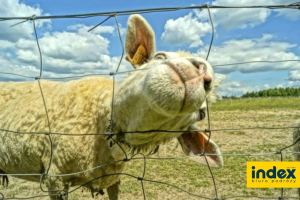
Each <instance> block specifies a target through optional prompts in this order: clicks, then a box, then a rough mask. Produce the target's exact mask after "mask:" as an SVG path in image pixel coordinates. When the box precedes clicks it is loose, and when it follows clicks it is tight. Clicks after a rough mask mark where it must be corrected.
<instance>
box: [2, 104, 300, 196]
mask: <svg viewBox="0 0 300 200" xmlns="http://www.w3.org/2000/svg"><path fill="white" fill-rule="evenodd" d="M255 101H257V102H254V103H253V102H250V101H246V100H244V101H243V102H241V101H239V100H235V101H232V102H225V101H224V102H218V103H217V104H215V106H214V107H213V108H212V109H211V110H210V120H211V129H212V130H215V129H227V128H228V129H232V128H242V127H282V126H292V125H294V122H295V121H296V119H300V109H299V108H300V98H299V99H295V100H293V101H290V102H285V101H282V102H285V103H286V104H290V105H283V104H284V103H282V102H281V103H280V102H276V101H277V100H269V101H270V102H268V101H267V102H263V103H265V104H262V105H260V103H261V102H260V101H259V100H255ZM254 104H255V105H254ZM272 105H273V106H272ZM297 108H298V109H297ZM199 126H200V127H201V128H203V129H205V128H207V123H206V122H204V123H202V124H199ZM211 138H212V140H213V141H214V142H215V143H216V144H218V145H219V147H220V149H221V151H222V153H223V154H224V167H223V168H213V169H212V173H213V176H214V180H215V183H216V188H217V195H218V197H219V198H225V197H230V196H237V197H235V198H232V199H246V198H245V197H238V196H251V198H248V199H258V198H255V196H256V197H268V198H270V197H274V199H278V197H279V196H280V192H281V190H280V189H274V188H270V189H250V188H247V187H246V163H247V161H280V155H278V154H275V153H274V154H270V155H264V156H240V154H258V153H268V152H276V151H278V150H280V149H281V148H283V147H285V146H288V145H290V144H291V143H292V129H280V130H277V129H270V130H268V129H264V130H261V129H253V130H234V131H229V130H226V131H215V132H214V131H213V132H212V137H211ZM286 151H292V148H289V149H287V150H286ZM232 154H235V155H236V156H233V155H232ZM181 156H183V153H182V150H181V147H180V146H179V145H178V143H177V141H176V140H173V141H172V142H169V143H167V144H165V145H163V146H161V147H160V150H159V152H158V153H157V154H156V155H154V156H152V157H156V158H157V157H160V158H165V157H181ZM283 158H284V160H285V161H289V160H294V159H293V155H292V154H291V153H284V154H283ZM125 172H126V173H129V174H132V175H135V176H142V173H143V160H135V161H130V162H129V163H128V165H127V166H126V170H125ZM9 178H10V184H9V186H8V187H7V188H4V187H3V186H0V192H1V193H3V194H4V196H5V199H6V198H8V197H30V196H36V195H44V194H45V193H43V192H41V191H40V187H39V184H37V183H32V182H27V181H23V180H21V179H17V178H12V177H9ZM145 178H146V179H149V180H153V181H161V182H164V183H168V184H172V185H174V186H176V187H178V188H175V187H170V186H166V185H164V184H161V183H153V182H146V181H144V188H145V194H146V196H147V199H163V200H167V199H170V200H171V199H172V200H177V199H178V200H179V199H203V198H199V197H195V196H193V195H189V194H188V193H187V192H184V191H183V190H186V191H188V192H190V193H193V194H195V195H199V196H204V197H208V198H211V199H214V198H216V193H215V190H214V187H213V181H212V177H211V174H210V172H209V169H208V167H207V166H204V165H201V166H200V165H197V164H196V163H194V162H193V161H191V160H189V159H175V160H150V159H148V160H147V165H146V176H145ZM141 188H142V187H141V182H140V181H138V180H137V179H134V178H131V177H126V176H124V177H122V178H121V194H120V199H125V200H132V199H135V200H140V199H141V200H142V199H144V198H143V193H142V189H141ZM179 188H181V189H179ZM283 191H284V193H283V194H284V196H290V197H296V196H297V192H296V189H284V190H283ZM105 192H106V191H105ZM36 199H48V197H45V198H41V197H38V198H36ZM69 199H71V200H79V199H87V200H91V199H93V198H92V196H91V194H90V192H89V191H86V190H82V189H79V190H77V191H76V192H74V193H71V194H70V195H69ZM94 199H108V197H107V194H105V195H104V196H101V195H98V196H96V197H95V198H94Z"/></svg>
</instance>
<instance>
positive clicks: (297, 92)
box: [242, 87, 300, 97]
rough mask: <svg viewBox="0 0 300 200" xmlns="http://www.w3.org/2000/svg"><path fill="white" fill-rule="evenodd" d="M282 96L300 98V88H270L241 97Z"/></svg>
mask: <svg viewBox="0 0 300 200" xmlns="http://www.w3.org/2000/svg"><path fill="white" fill-rule="evenodd" d="M282 96H300V87H298V88H292V87H286V88H272V89H267V90H261V91H258V92H247V93H246V94H243V95H242V97H282Z"/></svg>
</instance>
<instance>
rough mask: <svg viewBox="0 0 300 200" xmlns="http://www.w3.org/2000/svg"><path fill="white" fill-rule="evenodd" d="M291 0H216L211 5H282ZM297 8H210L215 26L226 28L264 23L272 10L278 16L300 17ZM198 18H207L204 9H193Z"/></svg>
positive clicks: (295, 18) (289, 2)
mask: <svg viewBox="0 0 300 200" xmlns="http://www.w3.org/2000/svg"><path fill="white" fill-rule="evenodd" d="M294 2H295V1H293V0H285V1H283V0H251V1H249V0H240V1H234V2H233V1H232V0H216V1H214V2H212V5H220V6H245V5H247V6H251V5H282V4H291V3H294ZM298 11H299V10H293V9H274V10H270V9H264V8H255V9H254V8H242V9H236V8H233V9H211V10H210V12H211V14H212V18H213V21H214V23H215V26H219V25H221V26H223V27H225V28H228V29H232V28H249V27H250V28H252V27H254V26H257V25H259V24H262V23H264V22H265V21H266V20H267V18H268V17H269V16H270V15H271V13H272V12H274V13H277V15H278V16H283V17H286V18H288V19H290V20H297V19H299V18H300V13H299V12H298ZM195 13H196V15H197V17H198V18H199V19H201V20H202V21H203V20H204V21H206V20H208V19H209V17H208V13H207V11H206V9H204V10H202V11H201V12H200V11H199V10H195Z"/></svg>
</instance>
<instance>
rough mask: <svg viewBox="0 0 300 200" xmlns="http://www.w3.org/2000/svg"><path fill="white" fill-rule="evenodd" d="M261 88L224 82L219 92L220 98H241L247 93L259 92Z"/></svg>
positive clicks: (228, 81) (230, 81)
mask: <svg viewBox="0 0 300 200" xmlns="http://www.w3.org/2000/svg"><path fill="white" fill-rule="evenodd" d="M260 89H261V88H260V87H259V86H255V87H251V86H248V85H245V84H242V83H241V82H239V81H232V80H228V79H226V80H224V81H222V83H221V85H220V87H219V88H218V90H217V94H218V95H219V96H241V95H242V94H245V93H246V92H252V91H259V90H260Z"/></svg>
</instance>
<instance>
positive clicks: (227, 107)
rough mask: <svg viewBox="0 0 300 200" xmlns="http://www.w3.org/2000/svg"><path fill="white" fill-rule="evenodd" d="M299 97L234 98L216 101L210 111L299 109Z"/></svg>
mask: <svg viewBox="0 0 300 200" xmlns="http://www.w3.org/2000/svg"><path fill="white" fill-rule="evenodd" d="M299 107H300V98H299V97H293V98H270V99H269V98H261V99H259V98H258V99H251V100H250V99H235V100H224V101H218V102H217V103H216V104H214V105H213V107H212V108H211V110H212V111H234V110H242V111H248V110H262V109H268V110H273V109H274V108H275V109H276V108H278V109H299Z"/></svg>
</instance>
